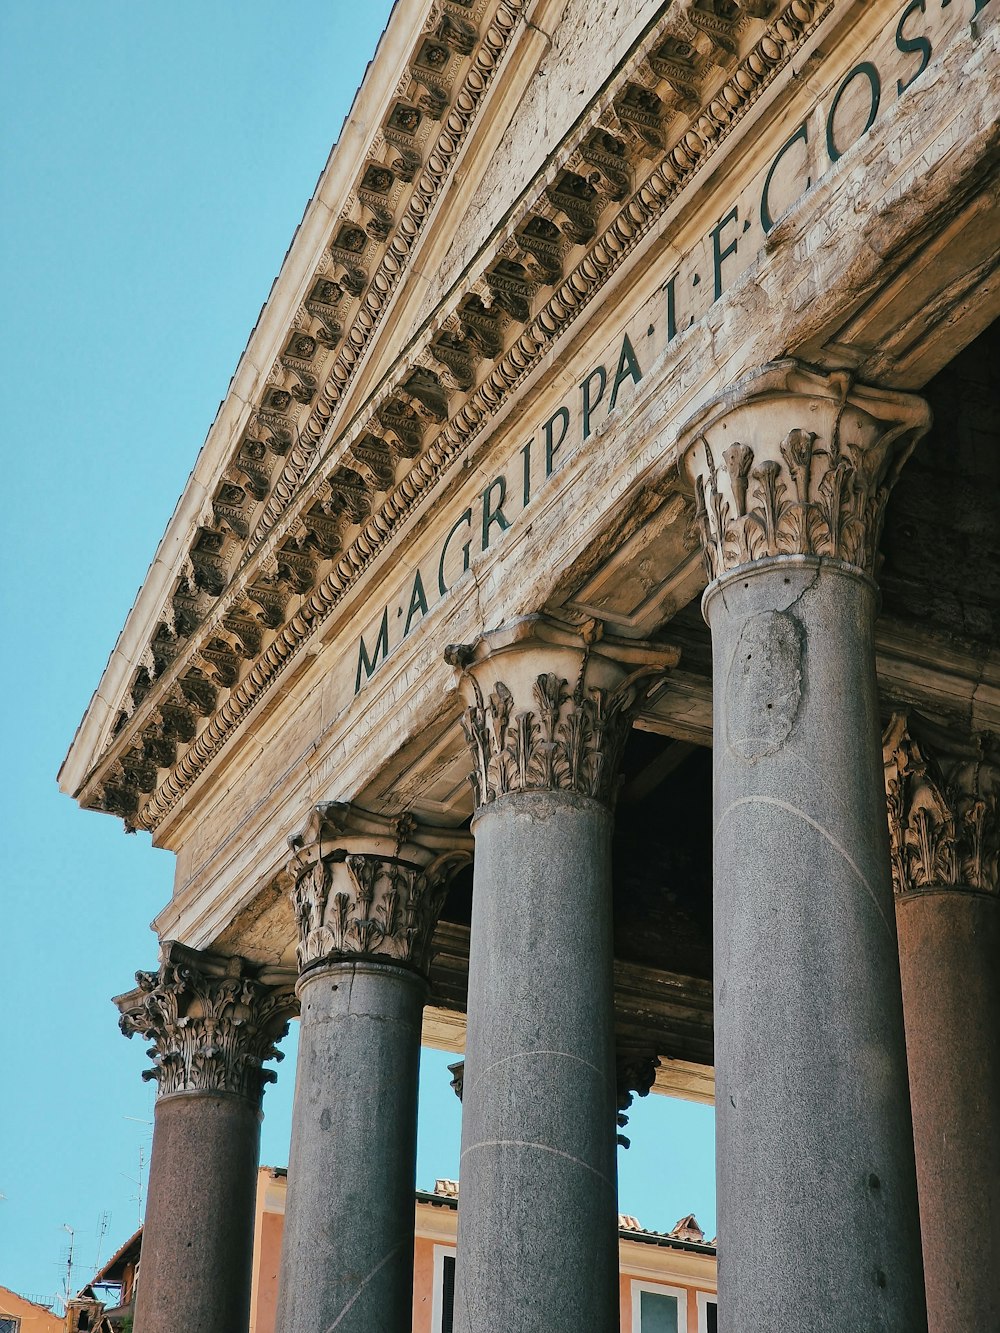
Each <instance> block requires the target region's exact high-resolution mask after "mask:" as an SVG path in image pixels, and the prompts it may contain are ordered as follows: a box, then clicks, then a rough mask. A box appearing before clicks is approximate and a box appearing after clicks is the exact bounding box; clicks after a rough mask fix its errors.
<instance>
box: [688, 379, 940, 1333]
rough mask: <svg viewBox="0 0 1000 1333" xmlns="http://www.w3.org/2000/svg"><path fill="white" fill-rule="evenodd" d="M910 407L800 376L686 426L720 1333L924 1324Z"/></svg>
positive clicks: (916, 421) (762, 386)
mask: <svg viewBox="0 0 1000 1333" xmlns="http://www.w3.org/2000/svg"><path fill="white" fill-rule="evenodd" d="M928 420H929V414H928V411H927V408H926V406H925V405H924V403H923V402H922V401H921V400H919V399H917V398H914V397H911V396H908V395H903V394H897V393H890V392H883V391H880V390H877V389H869V388H865V387H862V386H860V385H857V384H854V383H853V382H852V381H851V379H850V377H849V376H848V375H847V374H846V373H833V374H821V373H818V372H815V371H812V370H809V369H807V368H805V367H803V366H801V365H799V364H797V363H795V362H792V361H786V362H780V363H776V364H773V365H770V366H767V367H765V368H764V369H763V370H761V371H758V372H755V373H754V374H751V375H749V376H747V378H746V379H745V380H743V381H742V382H741V383H740V384H738V385H736V386H735V387H734V388H733V389H732V390H730V391H729V392H728V393H726V394H725V395H723V396H722V397H721V398H719V399H717V400H715V401H714V402H712V403H710V404H709V405H708V406H706V407H705V408H704V409H703V410H702V411H701V412H700V413H699V415H698V416H696V417H695V418H694V420H693V421H692V422H690V423H689V424H688V425H687V426H686V427H685V428H684V430H683V431H682V433H681V439H680V450H681V455H682V460H683V466H684V468H685V469H686V471H687V474H688V477H689V478H690V480H691V482H692V484H693V487H694V490H695V495H696V521H697V526H698V529H699V532H700V535H701V540H702V545H703V549H704V552H705V558H706V563H707V565H708V572H709V576H710V580H711V582H710V584H709V587H708V589H707V590H706V593H705V598H704V611H705V616H706V619H707V621H708V623H709V625H710V627H711V631H712V645H713V681H714V686H713V688H714V702H713V707H714V733H715V734H714V758H715V793H714V807H715V811H714V918H715V963H714V974H715V1051H716V1143H717V1177H718V1208H719V1327H720V1329H721V1330H722V1331H723V1333H744V1331H745V1330H747V1329H751V1328H808V1329H810V1330H811V1331H812V1333H824V1330H830V1333H833V1330H841V1329H844V1328H866V1329H868V1328H872V1329H874V1328H878V1329H882V1330H892V1333H917V1331H918V1330H920V1329H922V1328H924V1327H925V1309H924V1299H923V1278H922V1271H921V1253H920V1235H919V1228H918V1219H917V1202H916V1181H915V1171H914V1159H913V1144H912V1131H911V1121H910V1107H909V1095H908V1087H907V1072H906V1055H905V1045H904V1036H903V1017H902V1005H901V999H900V981H899V962H898V955H897V949H896V929H895V917H894V911H893V901H892V886H891V882H890V876H889V858H888V849H887V840H886V829H885V815H884V794H883V788H882V764H881V754H880V749H879V737H880V726H879V711H878V698H877V689H876V678H875V651H874V619H875V611H876V597H877V592H876V587H875V583H874V580H873V571H874V566H875V553H876V550H877V545H878V539H879V532H880V526H881V516H882V513H883V510H884V505H885V502H886V498H887V495H888V491H889V487H890V486H891V484H892V481H893V479H894V477H895V475H896V472H897V470H898V468H899V467H900V466H901V464H902V462H903V460H904V459H905V457H906V455H907V454H908V452H909V451H910V449H912V447H913V445H914V443H915V441H916V440H917V439H918V438H919V436H920V435H921V434H922V433H923V431H924V430H925V429H926V427H927V424H928Z"/></svg>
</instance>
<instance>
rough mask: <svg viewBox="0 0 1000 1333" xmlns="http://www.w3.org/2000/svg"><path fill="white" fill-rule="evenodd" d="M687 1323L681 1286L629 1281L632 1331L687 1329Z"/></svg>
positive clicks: (667, 1332) (683, 1331)
mask: <svg viewBox="0 0 1000 1333" xmlns="http://www.w3.org/2000/svg"><path fill="white" fill-rule="evenodd" d="M687 1326H688V1324H687V1292H686V1291H685V1290H684V1289H683V1287H663V1286H660V1285H659V1284H658V1283H653V1282H633V1283H632V1333H687Z"/></svg>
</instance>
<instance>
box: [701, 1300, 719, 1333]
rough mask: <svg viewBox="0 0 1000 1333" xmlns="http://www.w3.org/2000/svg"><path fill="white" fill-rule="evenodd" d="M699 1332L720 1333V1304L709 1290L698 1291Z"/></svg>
mask: <svg viewBox="0 0 1000 1333" xmlns="http://www.w3.org/2000/svg"><path fill="white" fill-rule="evenodd" d="M698 1333H719V1305H718V1302H717V1300H716V1298H715V1296H713V1295H709V1293H708V1292H707V1291H699V1292H698Z"/></svg>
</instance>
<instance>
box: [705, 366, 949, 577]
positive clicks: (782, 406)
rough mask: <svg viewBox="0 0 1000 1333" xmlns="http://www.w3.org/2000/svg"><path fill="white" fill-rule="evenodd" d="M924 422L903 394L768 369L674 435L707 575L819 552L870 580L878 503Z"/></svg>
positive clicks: (924, 414) (845, 378)
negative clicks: (691, 494) (692, 500)
mask: <svg viewBox="0 0 1000 1333" xmlns="http://www.w3.org/2000/svg"><path fill="white" fill-rule="evenodd" d="M929 426H930V410H929V408H928V407H927V405H926V403H925V402H924V401H923V400H922V399H920V398H917V397H915V396H914V395H912V394H903V393H894V392H890V391H887V390H880V389H872V388H868V387H867V386H865V385H859V384H855V383H854V382H853V381H852V378H851V376H850V374H849V373H848V372H847V371H834V372H831V373H824V372H820V371H815V370H812V369H810V368H809V367H806V366H803V365H801V364H800V363H798V362H795V361H791V360H789V361H780V362H775V363H773V364H772V365H770V366H765V367H764V368H763V369H762V370H760V371H756V372H754V373H753V374H751V375H749V376H747V377H746V379H745V380H743V381H742V382H741V383H740V384H738V385H736V386H735V388H733V389H732V390H730V391H728V392H727V393H726V394H724V395H723V397H722V398H720V399H717V400H716V401H715V402H712V403H710V404H709V405H708V406H707V407H705V408H703V409H702V411H701V412H700V413H699V414H698V416H696V417H695V419H694V420H693V421H692V422H690V423H688V425H686V426H685V427H684V429H683V430H682V432H681V440H680V444H681V449H682V450H683V451H684V457H683V467H684V468H685V470H686V472H687V475H688V477H689V479H690V482H691V484H692V486H693V489H694V494H695V509H694V519H695V524H696V527H697V532H698V536H699V538H700V540H701V546H702V551H703V553H704V557H705V566H706V571H707V573H708V577H709V578H710V579H715V578H719V577H720V576H721V575H723V574H726V573H729V572H730V571H731V570H734V569H738V568H739V567H741V566H744V565H748V564H752V563H753V562H754V561H757V560H762V559H766V558H769V557H773V556H780V555H811V556H824V557H827V558H829V559H831V560H839V561H843V562H845V563H846V564H849V565H853V566H855V567H856V568H857V569H860V570H863V571H864V572H865V573H867V574H869V575H874V574H875V570H876V555H877V551H878V543H879V537H880V535H881V531H882V519H883V515H884V513H885V505H886V501H887V499H888V497H889V492H890V490H891V488H892V485H893V483H894V482H895V480H896V477H897V476H898V474H899V470H900V468H901V467H902V465H903V463H904V462H905V460H906V458H907V457H908V456H909V454H910V452H911V451H912V449H913V447H914V445H915V444H916V442H917V441H918V440H919V439H920V437H921V436H922V435H923V434H924V433H925V432H926V431H927V429H928V428H929Z"/></svg>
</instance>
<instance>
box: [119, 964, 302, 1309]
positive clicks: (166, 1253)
mask: <svg viewBox="0 0 1000 1333" xmlns="http://www.w3.org/2000/svg"><path fill="white" fill-rule="evenodd" d="M161 959H162V961H161V964H160V969H159V971H158V972H137V973H136V980H137V981H138V983H139V985H138V988H137V989H136V990H134V991H130V992H129V993H128V994H127V995H120V996H118V997H117V998H116V1000H115V1004H116V1005H117V1006H118V1008H119V1010H120V1011H121V1028H122V1031H123V1032H124V1033H125V1035H126V1036H128V1037H131V1036H132V1035H133V1034H134V1033H139V1034H140V1035H141V1036H143V1037H146V1038H147V1039H148V1040H150V1041H151V1042H152V1043H153V1044H152V1047H151V1049H150V1052H149V1054H150V1055H151V1056H152V1058H153V1068H152V1070H150V1071H148V1072H147V1073H146V1074H145V1075H144V1077H146V1078H155V1079H156V1081H157V1085H158V1096H157V1100H156V1110H155V1112H154V1128H153V1151H152V1156H151V1159H150V1169H149V1189H148V1196H147V1199H148V1202H147V1205H146V1218H145V1224H144V1227H143V1236H142V1274H141V1280H140V1282H139V1285H138V1288H137V1295H136V1311H135V1333H175V1331H176V1330H177V1329H185V1330H187V1331H188V1333H246V1328H247V1321H248V1318H249V1312H250V1278H251V1260H252V1251H253V1209H254V1193H255V1191H256V1188H257V1162H258V1155H259V1146H260V1120H261V1097H262V1094H263V1090H264V1085H265V1083H267V1082H269V1081H271V1080H273V1078H274V1074H273V1072H272V1071H271V1070H266V1069H264V1068H263V1067H262V1065H263V1061H264V1060H267V1059H269V1058H272V1057H275V1058H278V1059H280V1058H281V1057H280V1055H279V1053H278V1052H277V1051H275V1049H274V1043H275V1041H277V1040H280V1038H281V1037H283V1036H284V1034H285V1033H286V1032H287V1030H288V1021H287V1020H288V1017H289V1014H290V1012H291V1010H292V1006H293V1004H294V998H293V996H292V994H291V990H290V988H289V987H287V986H282V985H279V986H278V987H274V988H272V987H269V986H266V985H263V984H262V983H261V982H260V981H259V980H256V979H254V977H253V976H252V975H250V974H248V973H249V968H248V966H247V965H246V964H245V963H244V962H243V960H242V959H239V958H221V957H217V956H215V955H211V954H204V953H196V952H195V951H194V950H192V949H186V948H184V947H183V946H182V945H178V944H173V943H168V944H165V945H164V946H163V948H162V951H161Z"/></svg>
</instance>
